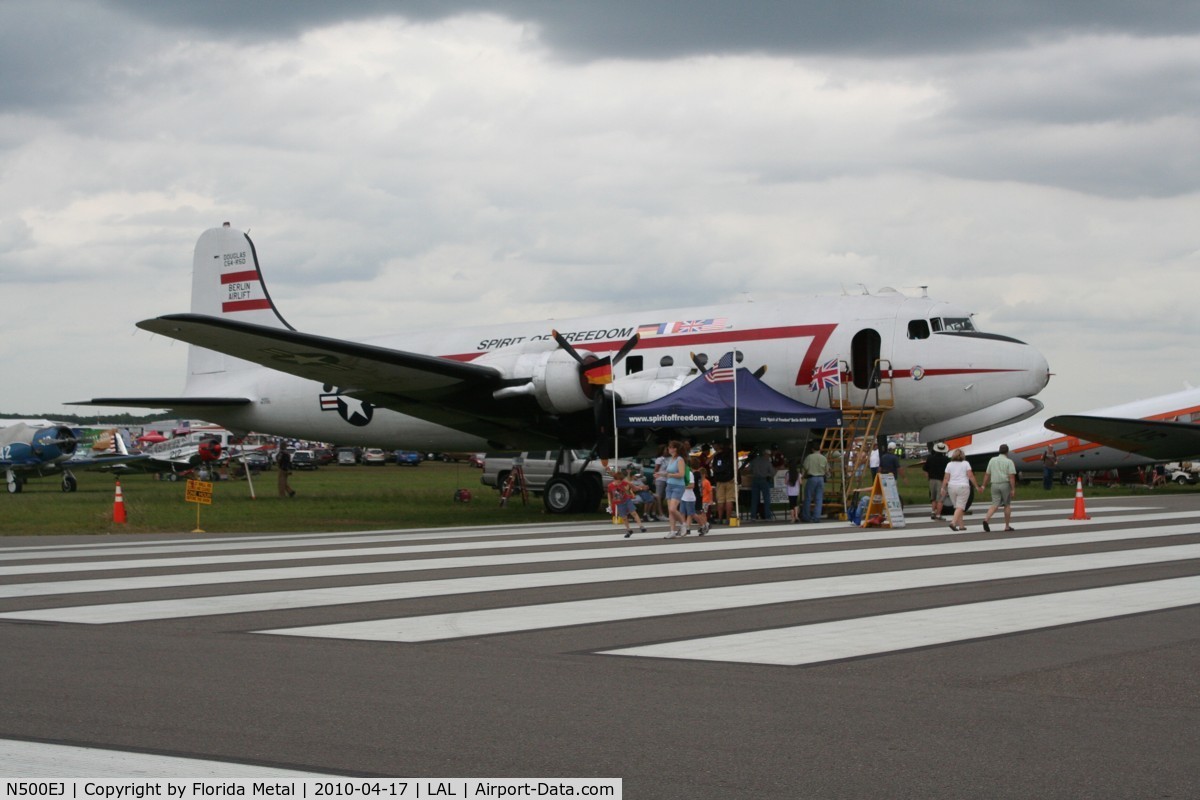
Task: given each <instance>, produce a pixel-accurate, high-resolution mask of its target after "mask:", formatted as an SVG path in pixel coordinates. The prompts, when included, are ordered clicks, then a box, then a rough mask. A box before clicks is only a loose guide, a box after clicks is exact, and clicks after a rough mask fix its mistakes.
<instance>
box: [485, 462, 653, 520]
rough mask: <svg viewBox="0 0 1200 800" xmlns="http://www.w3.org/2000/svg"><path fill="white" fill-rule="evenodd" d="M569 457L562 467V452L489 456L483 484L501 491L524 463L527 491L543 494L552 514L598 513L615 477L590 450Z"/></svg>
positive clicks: (615, 466) (618, 464) (623, 465)
mask: <svg viewBox="0 0 1200 800" xmlns="http://www.w3.org/2000/svg"><path fill="white" fill-rule="evenodd" d="M565 455H566V458H565V459H563V461H564V464H560V463H559V451H558V450H538V451H536V452H525V453H513V452H509V453H497V454H489V455H488V456H487V458H486V459H485V460H484V463H483V475H482V476H480V478H479V482H480V483H482V484H483V485H484V486H491V487H492V488H494V489H496V490H497V491H499V490H501V489H503V488H504V483H505V482H506V481H507V480H508V476H509V475H510V474H511V473H512V470H513V466H514V465H515V464H520V465H521V468H522V472H523V473H524V475H525V485H526V488H528V490H529V491H530V492H533V493H535V494H541V495H542V502H543V504H544V505H545V506H546V510H547V511H549V512H550V513H551V514H566V513H576V512H590V511H595V510H596V509H597V508H598V507H599V505H600V501H601V500H602V499H603V498H604V487H605V486H607V485H608V484H609V483H610V482H612V478H611V477H610V476H609V475H608V473H607V472H605V469H604V466H603V465H602V464H601V463H600V459H598V458H594V457H591V456H589V454H588V452H587V451H586V450H567V451H565ZM631 463H632V462H630V461H628V460H625V459H621V460H619V461H612V460H610V461H609V467H610V468H611V469H613V470H617V469H624V468H626V467H628V466H630V465H631ZM585 464H586V467H587V468H586V469H585V468H584V465H585ZM560 467H564V468H562V469H560Z"/></svg>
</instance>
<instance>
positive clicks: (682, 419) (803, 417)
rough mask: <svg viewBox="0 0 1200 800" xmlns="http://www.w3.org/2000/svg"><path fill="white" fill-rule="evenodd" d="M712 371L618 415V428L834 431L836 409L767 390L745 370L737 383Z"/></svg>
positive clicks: (838, 416)
mask: <svg viewBox="0 0 1200 800" xmlns="http://www.w3.org/2000/svg"><path fill="white" fill-rule="evenodd" d="M720 373H721V370H720V369H717V370H711V371H709V372H706V373H704V374H703V375H701V376H699V377H697V378H696V379H695V380H692V381H691V382H689V383H686V384H684V385H683V386H681V387H679V388H678V389H676V390H675V391H673V392H671V393H670V394H668V395H666V396H664V397H660V398H659V399H657V400H652V401H651V402H649V403H641V404H639V405H635V406H622V407H620V408H618V409H617V410H616V411H617V427H618V428H738V427H745V428H836V427H840V426H841V424H842V413H841V412H840V411H838V410H837V409H828V408H817V407H816V406H810V405H807V404H805V403H801V402H799V401H797V400H793V399H792V398H790V397H788V396H787V395H785V394H782V393H780V392H777V391H775V390H774V389H772V388H771V387H770V386H767V385H766V384H765V383H763V382H762V381H761V380H759V379H758V378H756V377H754V375H753V373H751V372H750V370H748V369H746V368H745V367H739V368H738V370H737V380H736V381H734V380H731V379H721V378H720V377H717V378H716V379H712V376H714V375H719V374H720Z"/></svg>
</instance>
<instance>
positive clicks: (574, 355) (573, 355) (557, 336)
mask: <svg viewBox="0 0 1200 800" xmlns="http://www.w3.org/2000/svg"><path fill="white" fill-rule="evenodd" d="M550 334H551V335H552V336H553V337H554V341H556V342H558V346H559V347H561V348H562V349H563V350H566V351H567V352H568V353H570V354H571V358H573V359H575V360H576V361H578V362H579V363H580V364H582V363H583V357H582V356H581V355H579V353H577V352H575V348H574V347H572V346H571V343H570V342H568V341H567V340H566V339H564V338H563V335H562V334H561V333H559V332H558V331H556V330H551V331H550Z"/></svg>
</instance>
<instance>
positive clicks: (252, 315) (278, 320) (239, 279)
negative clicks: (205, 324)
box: [188, 222, 295, 381]
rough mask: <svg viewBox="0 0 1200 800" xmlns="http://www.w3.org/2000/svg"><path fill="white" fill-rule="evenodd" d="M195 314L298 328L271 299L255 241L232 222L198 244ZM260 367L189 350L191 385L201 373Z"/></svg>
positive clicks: (194, 263)
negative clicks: (285, 317) (281, 312)
mask: <svg viewBox="0 0 1200 800" xmlns="http://www.w3.org/2000/svg"><path fill="white" fill-rule="evenodd" d="M191 311H192V313H193V314H204V315H207V316H210V317H217V318H219V319H228V320H231V321H235V322H250V323H253V324H255V325H264V326H266V327H269V328H280V329H283V330H295V328H293V327H292V326H291V325H289V324H288V323H287V320H285V319H284V318H283V316H282V315H281V314H280V313H279V311H278V310H277V309H276V308H275V304H274V303H273V302H272V301H271V295H270V294H269V293H268V292H267V285H266V283H265V282H264V281H263V277H262V272H261V271H260V269H259V266H258V254H257V253H256V252H255V250H254V243H253V242H252V241H250V237H249V236H247V235H246V234H245V233H243V232H242V231H239V230H237V229H236V228H233V227H231V226H230V224H229V223H228V222H226V223H225V224H224V225H223V226H222V227H220V228H209V229H208V230H206V231H205V232H204V233H203V234H201V235H200V239H199V240H198V241H197V242H196V250H195V253H194V255H193V258H192V308H191ZM258 368H259V367H258V365H257V364H252V363H250V362H249V361H243V360H241V359H238V358H233V357H231V356H225V355H222V354H221V353H218V352H216V351H214V350H207V349H205V348H202V347H196V346H194V345H193V346H190V347H189V350H188V380H189V381H191V380H192V379H193V378H195V377H196V376H200V375H212V374H214V373H218V372H229V371H233V370H241V369H258Z"/></svg>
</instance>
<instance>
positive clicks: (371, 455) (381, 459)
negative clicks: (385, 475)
mask: <svg viewBox="0 0 1200 800" xmlns="http://www.w3.org/2000/svg"><path fill="white" fill-rule="evenodd" d="M387 462H388V457H387V453H385V452H383V450H382V449H380V448H378V447H368V448H367V449H366V450H363V454H362V463H363V465H364V466H368V467H382V466H383V465H384V464H386V463H387Z"/></svg>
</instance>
